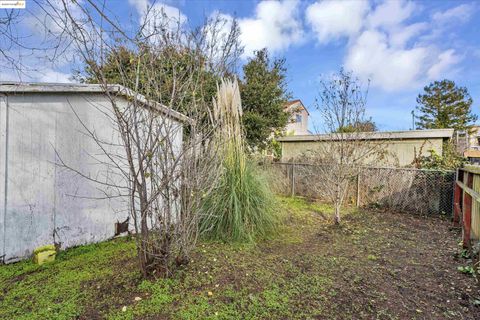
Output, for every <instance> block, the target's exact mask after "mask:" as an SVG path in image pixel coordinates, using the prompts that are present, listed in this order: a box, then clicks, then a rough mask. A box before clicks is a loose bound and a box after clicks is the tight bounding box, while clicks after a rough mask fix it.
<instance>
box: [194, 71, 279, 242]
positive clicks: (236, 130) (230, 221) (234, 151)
mask: <svg viewBox="0 0 480 320" xmlns="http://www.w3.org/2000/svg"><path fill="white" fill-rule="evenodd" d="M213 105H214V113H213V115H214V118H215V120H216V125H217V130H216V134H215V137H214V143H216V144H217V145H218V148H219V150H220V152H219V155H220V156H221V157H222V158H221V161H222V166H221V170H222V172H221V174H220V177H219V179H218V182H217V185H216V187H215V188H213V190H212V191H211V192H210V193H209V194H208V195H206V196H205V198H204V202H203V206H202V209H203V210H202V217H201V219H200V232H201V233H202V235H203V236H204V237H205V238H207V239H212V240H223V241H253V240H254V239H255V238H258V237H264V236H266V235H267V234H268V233H270V232H271V231H273V229H274V227H275V224H276V221H277V219H276V216H275V215H274V206H275V198H274V196H273V194H272V192H271V191H270V189H269V187H268V184H267V182H266V180H265V179H264V178H263V176H262V175H261V174H260V172H259V171H258V170H257V168H256V167H255V166H254V164H253V163H252V162H251V161H249V159H248V157H247V155H246V153H245V140H244V135H243V130H242V125H241V117H242V104H241V99H240V91H239V87H238V82H237V81H236V80H233V81H232V80H222V82H221V84H220V85H219V86H218V87H217V97H216V99H215V101H214V103H213Z"/></svg>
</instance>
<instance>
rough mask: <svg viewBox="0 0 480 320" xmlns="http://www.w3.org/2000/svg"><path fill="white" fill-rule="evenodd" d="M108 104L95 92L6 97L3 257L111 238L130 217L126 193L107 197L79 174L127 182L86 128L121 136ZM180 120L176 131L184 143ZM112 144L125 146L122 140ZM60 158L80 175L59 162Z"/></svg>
mask: <svg viewBox="0 0 480 320" xmlns="http://www.w3.org/2000/svg"><path fill="white" fill-rule="evenodd" d="M119 103H120V104H122V103H123V104H125V103H126V101H125V100H123V99H121V100H120V101H119ZM109 108H110V102H109V100H108V99H107V98H106V97H105V96H104V95H102V94H94V93H85V94H80V93H73V94H58V93H57V94H55V93H25V94H19V95H9V96H2V97H1V99H0V133H1V136H0V174H1V175H0V177H1V179H0V185H1V186H0V198H1V200H0V210H1V211H0V250H1V251H0V256H3V261H4V262H11V261H16V260H19V259H22V258H25V257H28V256H30V255H31V253H32V251H33V250H34V249H35V248H36V247H38V246H42V245H46V244H52V243H60V244H61V247H62V248H68V247H71V246H76V245H80V244H86V243H92V242H98V241H103V240H106V239H109V238H111V237H113V236H114V227H115V223H116V222H121V221H124V220H125V219H126V218H127V217H128V214H129V212H128V199H125V198H115V199H106V197H105V194H104V193H103V192H102V191H105V190H106V189H105V186H102V185H99V184H98V183H95V182H94V181H90V180H89V179H87V178H85V177H82V175H84V176H88V177H92V178H94V179H100V180H104V179H109V180H110V181H111V182H114V183H115V184H119V183H120V184H121V183H126V182H125V181H122V178H121V177H120V175H119V172H118V171H116V168H114V167H113V166H112V165H108V164H106V163H104V162H107V159H106V157H105V156H104V154H103V152H102V151H101V149H100V148H99V146H98V145H97V144H96V143H95V141H94V140H93V139H92V138H91V137H90V136H89V134H88V133H87V129H88V130H90V131H91V132H95V135H97V136H98V137H99V138H101V139H102V140H104V141H111V142H117V143H118V141H119V137H118V133H117V132H116V130H115V129H114V128H115V125H114V123H113V122H112V121H111V119H110V118H109V117H108V116H107V115H106V114H105V113H109V110H110V109H109ZM79 119H81V121H80V120H79ZM82 123H83V124H82ZM84 125H85V127H84ZM176 125H178V124H176ZM178 128H179V129H178V133H177V135H176V137H175V139H176V143H177V144H178V145H179V146H180V145H181V137H182V134H181V127H180V125H178ZM109 148H111V149H110V151H111V152H114V153H118V154H123V150H122V147H120V146H116V147H114V146H109ZM60 159H61V160H62V161H63V162H64V163H66V164H67V165H68V166H69V167H70V168H74V169H75V171H78V172H80V173H81V174H82V175H80V174H78V173H76V172H74V171H72V170H69V169H67V168H65V167H62V166H59V165H58V164H59V163H60ZM106 191H107V192H108V193H110V192H111V194H114V193H115V190H106Z"/></svg>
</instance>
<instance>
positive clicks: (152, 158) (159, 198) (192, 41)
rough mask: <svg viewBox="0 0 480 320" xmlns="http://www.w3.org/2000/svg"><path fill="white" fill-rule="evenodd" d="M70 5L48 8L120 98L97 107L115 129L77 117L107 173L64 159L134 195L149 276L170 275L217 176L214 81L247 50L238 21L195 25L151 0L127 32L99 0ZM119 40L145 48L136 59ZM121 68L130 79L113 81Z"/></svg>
mask: <svg viewBox="0 0 480 320" xmlns="http://www.w3.org/2000/svg"><path fill="white" fill-rule="evenodd" d="M60 3H61V6H59V5H58V3H57V2H56V1H55V2H53V3H52V2H50V1H47V2H45V4H43V5H42V10H43V11H44V12H45V13H46V14H47V15H48V17H49V19H51V20H52V21H54V22H55V24H57V25H60V26H62V27H63V29H62V30H64V31H65V32H66V33H67V34H68V37H69V39H70V40H71V46H72V47H71V50H73V51H74V52H75V54H76V55H77V56H78V57H79V58H80V59H81V60H82V61H83V62H84V64H85V65H88V67H89V68H90V76H91V79H90V80H91V82H96V83H98V84H100V85H101V86H102V88H103V90H104V92H105V94H106V95H107V97H108V100H109V102H110V103H109V106H107V108H105V106H101V105H95V108H96V109H97V110H98V111H99V112H100V113H101V114H102V115H103V116H104V117H105V118H106V119H109V121H110V123H111V125H112V129H113V130H114V132H115V134H114V137H113V138H110V139H107V138H105V137H103V136H101V135H99V134H98V132H96V131H95V130H93V129H92V128H90V127H89V125H88V123H87V122H85V121H84V120H83V119H82V118H81V117H80V116H79V115H77V118H78V120H79V121H80V122H81V123H82V126H83V129H84V131H85V133H86V134H87V135H88V136H89V137H90V138H91V139H93V141H95V144H96V145H97V146H98V150H99V151H100V152H99V153H100V154H91V158H92V159H94V160H95V161H97V162H98V163H99V164H101V165H102V166H104V167H105V168H106V169H105V172H104V174H102V175H98V176H95V177H92V176H90V175H89V174H88V173H86V172H82V171H81V170H80V169H79V168H75V167H73V166H71V165H70V164H68V163H65V162H64V161H62V155H61V154H58V158H59V165H61V166H63V167H65V168H68V169H69V170H72V171H74V172H76V173H77V174H79V175H81V176H83V177H84V178H86V179H89V180H91V181H94V182H95V183H97V184H98V186H99V189H100V190H101V191H102V192H103V194H104V195H105V198H107V199H114V198H115V199H116V198H121V199H124V200H125V203H127V204H128V210H129V212H130V218H131V220H132V221H133V228H134V231H135V233H134V234H135V239H136V243H137V251H138V258H139V264H140V268H141V270H142V272H143V274H144V276H148V275H152V274H154V275H161V276H168V275H170V274H171V272H172V270H173V268H174V267H175V265H181V264H185V263H187V262H188V261H189V258H188V257H189V253H190V251H191V249H192V247H193V246H194V245H195V241H196V239H197V236H198V232H197V226H198V221H197V219H198V214H197V213H198V210H199V208H200V205H201V200H202V197H203V196H204V195H205V194H206V193H208V192H209V190H210V189H211V188H212V187H213V186H214V185H215V183H214V182H215V180H216V179H217V174H218V171H219V170H218V166H219V161H217V157H216V155H217V151H216V148H218V144H214V143H211V140H212V137H213V135H214V133H215V130H216V126H215V123H214V121H213V119H212V114H213V111H212V104H211V102H212V101H211V100H209V92H208V90H207V79H208V80H209V81H211V77H214V78H215V77H216V76H221V75H223V74H225V73H228V72H232V71H233V69H234V68H235V65H236V59H237V58H238V57H239V55H240V54H241V47H240V46H239V45H238V42H237V41H238V26H237V25H236V23H229V28H228V29H226V28H225V24H224V23H222V22H221V20H220V19H221V17H219V18H216V19H213V20H212V19H209V20H207V21H206V23H205V24H204V25H203V26H200V27H198V28H195V29H194V30H191V29H189V28H186V27H185V26H184V25H183V22H182V21H180V20H176V19H175V17H168V16H167V15H166V14H165V12H163V11H161V12H155V11H153V10H150V9H151V8H148V9H147V12H146V13H145V15H144V17H143V20H142V22H141V24H140V26H139V28H138V29H137V31H135V32H131V31H129V32H127V31H125V30H124V29H123V28H122V27H121V25H120V24H119V23H117V22H116V21H115V19H114V18H113V17H112V15H109V13H108V12H107V11H106V10H105V7H104V6H100V5H99V4H98V3H97V2H95V1H91V0H86V1H85V2H83V4H82V5H79V4H78V3H77V2H70V1H66V0H62V1H60ZM219 29H221V30H219ZM119 46H124V47H126V48H129V50H130V51H131V52H133V53H135V54H133V55H132V56H131V57H129V64H128V66H126V65H125V63H124V62H125V61H124V60H123V59H122V57H121V56H120V55H118V51H117V50H116V49H117V48H118V47H119ZM179 56H181V57H182V59H179ZM107 57H108V58H109V59H110V68H109V69H106V68H104V64H105V61H106V58H107ZM112 66H113V67H112ZM112 72H113V73H114V74H115V81H116V82H117V83H118V84H119V85H120V86H112V84H111V83H110V82H111V79H112V77H111V75H112ZM205 74H207V75H209V76H208V77H204V76H203V75H205ZM119 95H122V96H127V97H128V98H127V102H126V103H125V102H124V101H125V100H122V99H119ZM122 101H123V102H122ZM158 102H161V103H158ZM72 110H73V112H74V113H75V110H74V109H73V108H72ZM173 110H181V111H182V113H179V112H177V111H173ZM75 114H76V113H75Z"/></svg>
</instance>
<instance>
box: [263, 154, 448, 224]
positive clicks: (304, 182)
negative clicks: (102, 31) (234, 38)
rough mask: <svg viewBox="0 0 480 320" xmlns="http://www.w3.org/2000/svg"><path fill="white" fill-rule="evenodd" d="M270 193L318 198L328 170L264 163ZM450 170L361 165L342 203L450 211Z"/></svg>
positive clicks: (290, 164) (412, 210)
mask: <svg viewBox="0 0 480 320" xmlns="http://www.w3.org/2000/svg"><path fill="white" fill-rule="evenodd" d="M264 169H265V171H266V172H267V176H268V178H269V181H270V185H271V187H272V189H273V191H274V192H276V193H278V194H282V195H298V196H304V197H307V198H313V199H320V200H326V199H322V198H321V195H322V194H325V192H322V188H327V187H329V186H327V185H326V184H325V183H323V181H325V180H326V179H325V178H322V175H324V174H326V172H328V170H319V168H318V166H315V165H310V164H299V163H269V164H265V165H264ZM454 183H455V172H454V171H438V170H421V169H412V168H381V167H365V168H362V169H361V170H360V173H359V174H358V175H357V176H354V177H352V178H351V181H350V183H349V187H348V188H349V189H348V192H347V198H346V200H345V201H346V202H347V203H349V204H352V205H357V206H375V207H382V208H390V209H393V210H396V211H405V212H413V213H418V214H444V215H451V214H452V212H453V190H454V188H453V187H454Z"/></svg>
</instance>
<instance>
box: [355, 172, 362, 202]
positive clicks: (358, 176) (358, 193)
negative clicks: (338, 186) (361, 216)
mask: <svg viewBox="0 0 480 320" xmlns="http://www.w3.org/2000/svg"><path fill="white" fill-rule="evenodd" d="M360 174H361V173H360V172H359V173H358V174H357V190H356V191H357V194H356V197H355V205H356V206H357V208H359V207H360Z"/></svg>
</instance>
